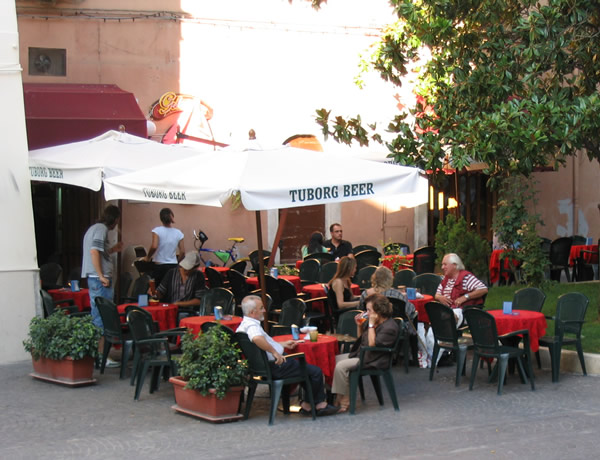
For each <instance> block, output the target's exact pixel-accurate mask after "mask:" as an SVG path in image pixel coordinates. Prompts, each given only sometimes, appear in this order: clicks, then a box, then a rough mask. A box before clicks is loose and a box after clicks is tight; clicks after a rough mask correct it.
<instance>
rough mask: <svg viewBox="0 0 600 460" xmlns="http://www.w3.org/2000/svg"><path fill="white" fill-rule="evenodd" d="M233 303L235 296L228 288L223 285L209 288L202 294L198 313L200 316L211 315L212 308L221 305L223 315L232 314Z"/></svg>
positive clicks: (212, 312)
mask: <svg viewBox="0 0 600 460" xmlns="http://www.w3.org/2000/svg"><path fill="white" fill-rule="evenodd" d="M234 305H235V298H234V296H233V292H231V291H230V290H229V289H225V288H223V287H217V288H210V289H208V290H207V291H206V292H205V293H204V295H203V296H202V300H201V302H200V309H199V310H198V313H199V315H200V316H207V315H213V314H214V308H215V307H217V306H219V307H223V314H224V315H233V307H234Z"/></svg>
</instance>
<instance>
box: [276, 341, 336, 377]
mask: <svg viewBox="0 0 600 460" xmlns="http://www.w3.org/2000/svg"><path fill="white" fill-rule="evenodd" d="M305 335H306V334H300V339H301V340H304V343H298V345H296V348H294V349H293V350H288V349H286V350H285V351H286V353H304V355H305V356H306V362H307V363H308V364H312V365H314V366H318V367H319V368H320V369H321V370H322V371H323V375H324V376H325V381H326V382H327V384H328V385H329V386H331V383H332V382H333V371H334V370H335V355H337V354H338V351H339V345H338V340H337V338H335V337H334V336H331V335H323V334H319V338H318V339H317V341H316V342H311V341H310V340H308V339H305V338H304V336H305ZM273 340H275V341H276V342H285V341H286V340H293V337H292V336H291V335H278V336H275V337H273Z"/></svg>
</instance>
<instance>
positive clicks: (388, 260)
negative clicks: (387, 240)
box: [381, 254, 415, 271]
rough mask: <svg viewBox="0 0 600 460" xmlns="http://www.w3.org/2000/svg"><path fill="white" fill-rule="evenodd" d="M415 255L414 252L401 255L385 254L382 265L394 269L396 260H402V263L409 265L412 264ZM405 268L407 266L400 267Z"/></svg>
mask: <svg viewBox="0 0 600 460" xmlns="http://www.w3.org/2000/svg"><path fill="white" fill-rule="evenodd" d="M414 257H415V255H414V254H406V255H405V256H400V255H391V256H383V259H382V261H381V265H383V266H384V267H387V268H389V269H390V270H392V271H394V263H395V262H396V261H398V262H400V263H401V264H407V265H411V266H412V264H413V259H414ZM403 268H405V267H400V269H403Z"/></svg>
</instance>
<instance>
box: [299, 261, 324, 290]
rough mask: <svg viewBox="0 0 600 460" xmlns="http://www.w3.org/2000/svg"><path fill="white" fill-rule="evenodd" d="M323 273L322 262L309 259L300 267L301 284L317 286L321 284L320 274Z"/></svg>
mask: <svg viewBox="0 0 600 460" xmlns="http://www.w3.org/2000/svg"><path fill="white" fill-rule="evenodd" d="M320 273H321V262H319V261H318V260H317V259H307V260H304V262H302V265H300V274H299V276H300V283H302V285H306V284H316V283H318V282H319V274H320Z"/></svg>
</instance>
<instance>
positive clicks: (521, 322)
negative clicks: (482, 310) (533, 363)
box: [488, 310, 548, 351]
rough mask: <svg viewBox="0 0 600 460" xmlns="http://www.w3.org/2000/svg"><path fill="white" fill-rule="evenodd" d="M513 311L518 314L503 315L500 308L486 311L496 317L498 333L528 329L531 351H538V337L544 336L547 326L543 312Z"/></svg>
mask: <svg viewBox="0 0 600 460" xmlns="http://www.w3.org/2000/svg"><path fill="white" fill-rule="evenodd" d="M513 312H516V313H518V315H505V314H504V312H503V311H502V310H488V313H489V314H491V315H492V316H493V317H494V318H495V319H496V329H497V330H498V335H503V334H508V333H509V332H513V331H518V330H519V329H528V330H529V346H530V348H531V351H538V350H539V348H540V344H539V339H540V337H543V336H544V334H545V333H546V327H547V326H548V324H547V323H546V318H544V314H543V313H539V312H537V311H527V310H513Z"/></svg>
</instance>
